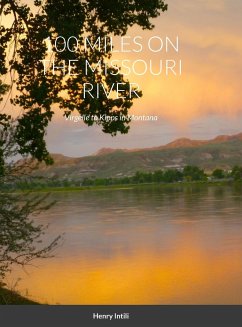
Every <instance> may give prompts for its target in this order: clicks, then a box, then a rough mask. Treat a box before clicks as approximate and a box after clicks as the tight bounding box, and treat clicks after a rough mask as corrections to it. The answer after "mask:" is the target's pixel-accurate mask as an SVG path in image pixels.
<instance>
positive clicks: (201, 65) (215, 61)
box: [47, 0, 242, 156]
mask: <svg viewBox="0 0 242 327" xmlns="http://www.w3.org/2000/svg"><path fill="white" fill-rule="evenodd" d="M166 2H167V3H168V5H169V8H168V11H167V12H166V13H163V14H161V16H160V17H159V18H158V19H155V20H154V24H155V25H156V27H155V29H154V30H153V31H142V30H141V29H139V28H136V27H134V28H132V29H130V31H129V32H128V35H130V36H132V37H133V36H136V35H141V36H143V37H144V39H148V38H149V37H151V36H153V35H158V36H161V37H162V38H164V37H166V36H169V37H171V38H172V37H173V38H174V37H176V36H179V40H180V52H179V54H178V55H176V57H177V58H181V59H182V61H183V74H182V76H181V77H171V76H170V77H168V78H166V77H164V76H159V77H158V76H156V77H154V76H152V75H151V74H149V73H147V74H146V75H145V76H144V77H139V78H138V77H136V76H135V77H133V76H130V77H129V80H130V81H131V82H138V83H139V84H140V86H141V88H142V90H143V93H144V96H143V98H142V99H140V100H136V101H135V105H134V107H133V109H132V113H133V114H136V115H139V114H147V115H158V117H159V119H158V121H157V122H142V123H134V122H133V123H132V125H131V130H130V132H129V134H128V135H124V136H117V137H115V138H113V137H111V136H109V135H105V134H103V133H102V132H101V129H100V128H99V127H91V128H88V127H86V126H84V125H83V124H82V123H76V124H75V123H73V122H66V121H65V120H64V118H62V117H61V114H57V115H56V117H55V119H54V121H53V122H52V123H51V124H50V127H49V129H48V135H47V142H48V147H49V150H50V151H51V152H55V153H63V154H65V155H70V156H83V155H87V154H92V153H95V152H96V151H97V150H98V149H100V148H102V147H113V148H137V147H139V148H140V147H149V146H151V147H152V146H158V145H162V144H164V143H167V142H169V141H172V140H174V139H175V138H178V137H190V138H195V139H208V138H212V137H214V136H216V135H218V134H234V133H239V132H242V97H241V82H242V62H241V58H242V34H241V31H242V19H241V12H242V2H241V0H213V1H210V0H196V1H193V0H184V1H181V0H167V1H166ZM160 55H161V58H159V57H158V56H157V54H155V55H154V54H152V53H150V52H148V51H145V52H143V53H142V54H130V55H129V54H125V56H124V54H122V56H123V59H129V58H130V59H132V60H135V59H136V57H137V59H144V60H149V59H152V60H153V61H154V62H156V61H157V60H159V59H163V57H165V55H163V54H162V53H161V54H160ZM173 57H174V55H173ZM57 110H58V109H57Z"/></svg>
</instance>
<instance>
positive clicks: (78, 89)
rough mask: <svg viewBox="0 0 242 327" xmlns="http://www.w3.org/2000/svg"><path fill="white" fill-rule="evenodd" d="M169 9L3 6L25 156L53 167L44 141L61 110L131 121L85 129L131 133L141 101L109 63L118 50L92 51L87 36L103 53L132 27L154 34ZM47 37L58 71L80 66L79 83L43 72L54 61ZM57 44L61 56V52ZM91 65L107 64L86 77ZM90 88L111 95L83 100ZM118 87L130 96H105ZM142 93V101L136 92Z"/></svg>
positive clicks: (2, 33)
mask: <svg viewBox="0 0 242 327" xmlns="http://www.w3.org/2000/svg"><path fill="white" fill-rule="evenodd" d="M166 10H167V5H166V4H165V2H164V1H163V0H116V1H110V0H44V1H43V0H33V3H32V4H31V5H27V4H26V2H25V1H21V0H2V1H1V4H0V14H1V17H2V18H3V21H4V19H8V20H10V21H11V24H10V26H7V24H2V25H1V27H0V62H1V66H0V76H1V75H2V76H7V75H9V76H10V78H11V83H10V84H11V88H10V92H11V94H15V95H14V96H12V98H11V102H12V104H13V105H15V106H16V105H18V106H20V107H21V108H22V109H23V114H22V115H21V117H19V118H18V127H17V139H16V140H17V142H18V145H19V146H20V148H19V151H20V153H21V154H31V155H32V156H34V157H35V158H37V159H38V160H44V161H46V162H47V163H50V162H51V160H50V157H49V154H48V151H47V149H46V143H45V140H44V136H45V130H46V128H47V126H48V123H49V122H50V121H51V119H52V116H53V114H54V111H53V105H54V104H55V105H58V107H59V109H60V110H61V111H62V112H63V114H64V115H66V116H68V115H70V113H71V112H73V111H74V110H77V111H78V112H79V113H80V114H81V115H83V116H84V115H85V114H88V115H99V114H101V115H105V114H106V115H108V116H110V117H121V116H122V117H126V118H125V119H122V120H121V119H118V120H107V121H106V120H102V119H99V118H98V119H97V120H95V121H93V120H88V121H85V123H86V124H87V125H89V126H90V125H93V124H94V123H96V124H99V125H101V126H102V130H103V131H104V132H105V133H110V134H112V135H116V133H118V132H120V133H127V132H128V130H129V123H130V119H129V118H128V117H127V113H128V110H129V109H130V108H131V106H132V104H133V100H135V98H136V97H137V96H136V95H135V93H132V95H129V89H130V87H131V85H130V83H129V81H127V80H126V79H125V78H124V76H123V75H122V73H121V72H119V70H118V67H113V66H111V65H110V64H105V62H106V61H108V60H109V59H110V58H111V56H112V46H111V45H109V46H107V48H106V49H105V50H104V49H103V47H101V48H98V47H89V48H88V49H85V47H84V39H85V38H84V36H85V37H87V38H88V39H89V41H90V42H91V44H92V45H94V44H95V42H96V40H97V38H98V37H100V40H101V41H100V42H101V46H103V45H104V42H105V38H110V37H111V36H113V35H117V36H118V35H119V36H124V35H125V34H126V33H127V30H128V28H129V27H131V26H133V25H139V26H140V27H142V28H143V29H152V28H153V27H154V25H153V24H152V23H151V19H152V18H155V17H157V16H159V15H160V12H162V11H163V12H164V11H166ZM47 38H49V42H51V45H52V49H53V53H52V56H51V58H52V59H54V60H55V66H62V65H63V61H64V62H67V61H69V60H74V61H75V66H74V67H73V69H72V74H73V75H72V76H69V75H68V76H67V75H66V74H65V72H64V71H63V70H62V69H60V70H59V71H58V73H56V74H54V75H53V73H52V72H51V71H49V70H48V71H47V72H44V69H43V62H42V60H43V59H46V58H49V57H48V48H47V44H46V42H45V40H46V39H47ZM57 39H58V40H59V43H58V47H59V50H58V49H56V47H55V42H56V40H57ZM68 39H69V41H70V42H69V44H68V46H69V50H68V51H62V49H60V48H61V47H64V46H65V42H66V40H68ZM77 43H78V46H76V45H77ZM7 49H8V50H7ZM57 50H58V51H57ZM9 57H10V58H9ZM86 61H88V62H89V64H90V65H94V66H95V65H96V64H97V63H100V69H96V70H95V71H94V72H90V73H89V74H84V73H83V67H84V65H85V62H86ZM105 67H106V70H104V68H105ZM104 71H105V73H104ZM74 74H76V75H75V76H74ZM85 82H88V83H92V84H93V83H99V82H102V83H103V85H104V88H105V89H101V90H100V96H99V98H91V97H89V98H84V97H83V83H85ZM118 83H123V84H124V86H123V88H124V91H125V97H124V98H116V97H115V96H114V97H112V98H107V97H106V93H107V92H108V93H109V92H110V91H111V90H112V85H113V84H115V85H117V84H118ZM115 92H116V93H118V92H117V91H115ZM115 92H114V93H115ZM136 94H138V95H139V96H141V95H142V93H141V92H140V91H137V90H136Z"/></svg>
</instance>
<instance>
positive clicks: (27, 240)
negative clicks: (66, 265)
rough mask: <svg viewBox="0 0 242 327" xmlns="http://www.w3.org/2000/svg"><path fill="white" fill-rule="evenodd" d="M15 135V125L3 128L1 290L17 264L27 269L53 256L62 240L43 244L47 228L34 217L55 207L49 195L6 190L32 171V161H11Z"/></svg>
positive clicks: (0, 147)
mask: <svg viewBox="0 0 242 327" xmlns="http://www.w3.org/2000/svg"><path fill="white" fill-rule="evenodd" d="M15 135H16V126H15V125H14V122H8V123H7V124H4V126H0V160H1V164H0V186H1V188H2V191H1V190H0V226H1V229H0V287H1V285H2V284H3V279H4V277H5V275H6V273H7V272H9V271H11V269H12V267H13V265H14V264H17V265H22V266H23V265H26V264H28V263H30V262H31V261H32V260H33V259H36V258H46V257H49V256H51V253H52V251H53V250H54V249H55V248H56V246H57V244H58V243H59V240H60V237H57V238H55V239H54V240H53V241H51V242H50V243H49V244H48V245H41V240H42V236H43V234H44V232H45V226H42V225H37V224H36V223H34V221H33V216H34V215H37V214H38V213H40V212H41V211H43V210H47V209H48V208H49V207H50V206H51V205H52V203H49V201H47V197H48V195H45V196H39V195H36V194H31V193H26V192H25V193H20V192H19V193H16V192H6V190H5V191H4V186H5V185H8V184H10V185H16V183H17V182H18V181H19V180H21V178H23V176H25V175H26V176H27V175H28V173H29V171H30V170H31V166H30V164H27V162H28V161H25V160H21V161H19V162H17V163H16V162H13V161H11V158H13V157H14V156H15V155H16V154H18V145H16V142H15Z"/></svg>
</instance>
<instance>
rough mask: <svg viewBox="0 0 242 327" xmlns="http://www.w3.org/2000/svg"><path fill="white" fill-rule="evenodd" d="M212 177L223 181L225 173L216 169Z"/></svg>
mask: <svg viewBox="0 0 242 327" xmlns="http://www.w3.org/2000/svg"><path fill="white" fill-rule="evenodd" d="M212 176H213V177H214V178H217V179H223V178H225V172H224V170H223V169H219V168H217V169H215V170H214V171H213V173H212Z"/></svg>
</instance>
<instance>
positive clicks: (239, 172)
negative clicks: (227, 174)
mask: <svg viewBox="0 0 242 327" xmlns="http://www.w3.org/2000/svg"><path fill="white" fill-rule="evenodd" d="M231 176H232V177H233V178H234V180H235V181H238V180H241V179H242V167H239V166H234V167H233V169H232V172H231Z"/></svg>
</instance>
